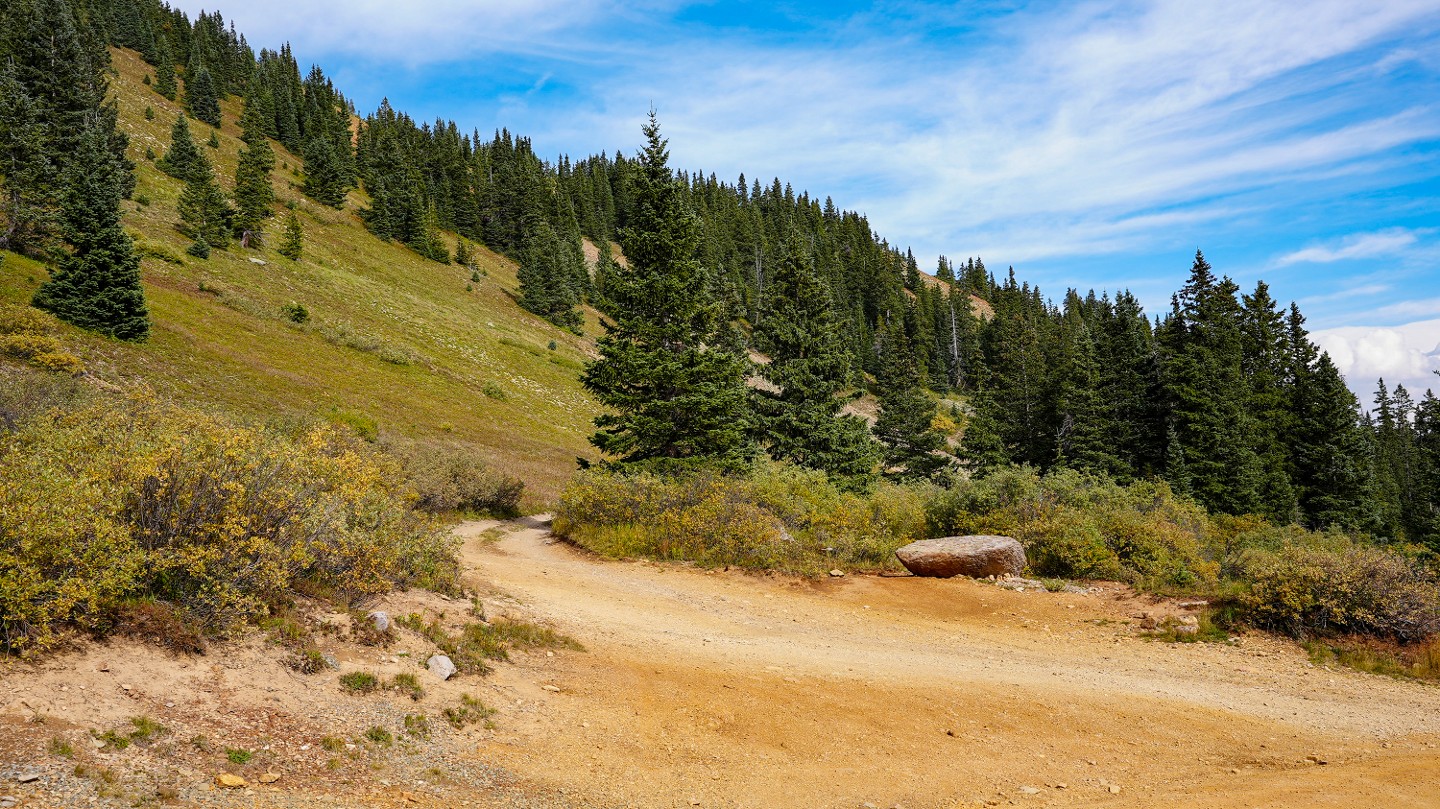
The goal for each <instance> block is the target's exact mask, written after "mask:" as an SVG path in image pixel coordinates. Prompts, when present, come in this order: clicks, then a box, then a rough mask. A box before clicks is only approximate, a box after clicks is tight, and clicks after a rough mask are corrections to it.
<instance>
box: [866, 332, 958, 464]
mask: <svg viewBox="0 0 1440 809" xmlns="http://www.w3.org/2000/svg"><path fill="white" fill-rule="evenodd" d="M879 342H880V346H879V347H878V348H877V353H878V355H879V357H880V363H881V372H880V374H879V378H878V379H877V382H878V384H879V386H880V416H879V417H878V418H877V419H876V420H875V437H876V438H878V439H880V442H881V443H882V444H884V445H885V450H884V474H885V476H886V477H890V478H895V479H898V480H931V479H934V478H935V477H936V476H937V475H939V473H940V472H941V470H943V469H945V468H946V467H947V466H949V465H950V456H948V455H947V454H945V453H944V452H942V450H943V449H944V447H945V436H943V435H941V434H940V433H939V432H938V431H936V430H935V428H934V422H935V402H934V400H932V399H931V398H930V397H929V396H926V395H925V392H924V391H923V390H922V389H921V387H920V371H919V369H918V368H917V367H916V365H915V354H914V352H913V350H912V349H911V347H910V344H909V341H908V339H907V338H906V336H905V331H904V329H903V328H902V327H901V326H900V324H899V323H897V322H895V321H894V320H891V321H890V322H888V323H886V324H885V327H884V328H883V330H882V331H881V334H880V341H879Z"/></svg>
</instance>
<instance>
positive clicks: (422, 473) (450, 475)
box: [389, 444, 525, 517]
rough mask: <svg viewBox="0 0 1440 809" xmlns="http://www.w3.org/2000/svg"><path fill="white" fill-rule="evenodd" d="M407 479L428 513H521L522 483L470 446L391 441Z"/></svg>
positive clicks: (418, 503)
mask: <svg viewBox="0 0 1440 809" xmlns="http://www.w3.org/2000/svg"><path fill="white" fill-rule="evenodd" d="M389 450H390V452H391V453H392V454H394V455H395V456H396V457H398V458H399V459H400V462H401V464H402V465H403V466H404V467H405V472H406V474H407V475H408V476H409V478H410V483H411V485H413V486H414V487H415V492H416V496H417V497H418V499H417V501H416V504H415V505H416V507H417V508H420V509H423V510H425V511H429V512H431V513H437V514H438V513H441V512H447V511H469V512H479V513H483V514H489V515H492V516H495V517H514V516H517V515H518V514H519V513H520V495H521V494H523V493H524V491H525V483H524V481H522V480H520V479H519V478H517V477H515V476H514V475H510V474H507V473H505V472H501V471H500V470H498V469H495V468H493V467H492V466H491V465H490V464H489V462H487V461H486V460H485V458H484V456H483V455H481V454H480V452H479V451H478V450H476V449H474V448H472V447H463V446H436V445H432V444H424V445H421V444H411V445H398V444H395V445H391V446H390V447H389Z"/></svg>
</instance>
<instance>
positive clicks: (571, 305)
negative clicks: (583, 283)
mask: <svg viewBox="0 0 1440 809" xmlns="http://www.w3.org/2000/svg"><path fill="white" fill-rule="evenodd" d="M573 247H574V248H577V249H571V248H572V245H567V244H565V242H564V240H563V239H562V238H561V237H560V236H559V235H558V234H556V233H555V229H554V228H552V227H550V224H549V223H548V222H541V223H540V224H539V225H538V227H537V228H536V232H535V234H534V236H532V237H531V238H530V240H529V245H528V247H527V249H526V250H525V254H524V255H523V256H522V257H521V259H520V266H519V268H518V269H517V271H516V274H515V275H516V280H517V281H519V283H520V305H521V306H523V307H525V308H526V309H528V310H530V311H531V312H534V313H535V314H537V315H539V316H541V317H543V318H545V319H546V320H549V321H550V322H552V323H554V324H556V325H557V326H561V327H563V328H567V329H578V328H580V325H581V323H582V322H583V321H584V319H583V317H582V316H581V314H580V310H579V309H578V308H577V307H578V306H579V304H580V296H579V295H578V294H576V291H575V289H574V285H573V284H572V283H571V281H570V279H571V277H572V276H573V273H574V269H575V265H576V264H580V265H581V266H580V267H579V269H580V271H581V272H583V271H584V266H583V263H584V261H585V257H584V254H582V253H579V252H578V247H579V245H573Z"/></svg>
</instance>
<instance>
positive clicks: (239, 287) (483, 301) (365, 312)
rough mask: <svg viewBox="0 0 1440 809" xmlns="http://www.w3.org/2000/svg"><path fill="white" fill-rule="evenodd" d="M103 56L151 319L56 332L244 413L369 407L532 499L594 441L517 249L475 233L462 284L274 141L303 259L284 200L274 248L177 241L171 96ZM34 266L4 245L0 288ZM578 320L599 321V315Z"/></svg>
mask: <svg viewBox="0 0 1440 809" xmlns="http://www.w3.org/2000/svg"><path fill="white" fill-rule="evenodd" d="M113 54H114V68H115V70H116V74H117V75H116V76H115V77H114V78H113V80H112V93H113V94H114V96H115V97H116V98H117V99H118V101H119V105H120V125H121V128H122V129H123V131H125V132H126V133H128V134H129V135H130V138H131V144H130V157H131V159H132V160H134V161H135V163H136V164H137V168H136V175H137V179H138V184H137V187H136V191H135V195H134V201H130V202H126V203H125V204H124V207H125V220H124V224H125V227H126V229H127V230H128V231H129V232H130V233H131V234H132V235H133V236H135V238H136V241H137V246H138V248H139V249H140V252H141V254H142V255H143V256H144V262H143V273H144V283H145V291H146V295H147V299H148V303H149V306H150V312H151V317H152V320H153V330H152V336H151V339H150V340H149V342H147V343H144V344H141V345H128V344H122V343H118V342H114V341H108V340H103V339H99V338H96V337H94V336H92V335H88V334H85V333H83V332H79V331H73V332H71V331H67V332H66V334H67V337H66V340H67V343H68V344H70V345H71V346H72V347H73V348H75V349H76V350H77V351H78V352H79V353H80V354H81V355H82V356H83V357H84V358H85V359H86V360H87V362H88V365H89V368H90V371H91V372H92V373H93V374H95V375H96V376H98V377H100V378H101V379H104V380H106V381H108V382H110V383H114V384H122V385H133V384H136V383H142V382H143V383H145V384H148V385H150V386H152V387H154V388H155V389H156V390H157V391H159V392H161V393H162V394H163V395H168V396H172V397H174V398H176V399H178V400H180V401H183V402H188V403H194V404H200V405H205V406H214V407H218V408H221V409H223V410H226V411H229V412H233V413H236V414H238V415H241V416H244V417H250V418H256V419H274V418H295V417H299V418H330V419H333V420H337V421H343V422H346V423H354V424H360V425H368V423H369V422H371V421H372V420H373V422H374V423H375V424H376V425H378V432H379V434H380V435H381V436H382V437H386V438H399V439H408V440H415V441H421V442H447V443H467V444H473V445H475V446H477V447H479V448H481V450H482V451H483V452H484V453H485V454H486V455H487V456H488V457H489V458H490V459H491V460H492V461H493V463H494V464H495V465H496V466H497V467H498V468H501V469H503V470H505V471H507V472H510V473H511V474H515V475H517V476H519V477H521V478H522V479H524V480H525V481H526V482H527V484H528V485H529V487H530V489H529V491H530V497H531V498H532V499H533V500H535V501H537V502H543V501H545V500H548V499H549V498H551V497H552V496H553V495H554V494H555V493H556V492H557V491H558V489H559V487H560V486H561V485H562V483H563V481H564V479H565V478H566V476H567V475H568V474H569V472H570V470H572V469H573V468H574V465H575V458H576V456H577V455H582V454H587V453H589V452H590V449H589V445H588V444H587V442H586V436H587V435H588V433H589V431H590V419H591V418H592V417H593V415H594V413H595V412H596V405H595V404H594V402H593V401H592V400H591V399H590V398H589V397H588V395H587V394H585V392H584V391H583V389H582V388H581V386H580V384H579V379H578V377H579V371H580V369H581V367H582V366H583V362H584V360H585V358H586V356H587V353H588V352H590V351H591V347H590V346H591V343H590V340H588V339H586V338H581V337H577V336H576V335H574V334H571V333H569V332H565V331H562V330H560V329H558V328H556V327H554V326H552V325H551V324H549V323H547V322H545V321H543V320H541V319H539V318H536V317H534V316H533V315H530V314H529V313H528V312H525V311H524V310H523V309H521V308H520V307H519V306H518V305H517V304H516V303H515V299H514V294H515V290H516V288H517V283H516V280H515V265H514V264H513V263H512V262H511V261H509V260H508V259H506V258H504V257H502V256H500V255H498V254H495V253H493V252H491V251H488V250H486V249H484V248H483V247H479V246H476V248H475V250H474V253H475V263H476V266H477V268H478V271H479V273H481V275H480V278H479V281H476V282H472V281H471V271H470V270H469V269H468V268H462V267H459V266H457V265H442V264H438V263H435V262H431V261H427V260H425V259H422V258H421V257H419V256H418V255H416V254H415V253H414V252H412V251H410V250H409V249H407V248H405V247H404V246H402V245H399V244H395V243H386V242H382V241H380V240H379V239H377V238H376V237H374V236H373V235H371V234H370V233H369V232H368V231H367V230H366V229H365V227H364V225H363V224H362V222H361V221H360V218H359V216H358V215H357V212H358V211H359V210H360V209H363V207H364V206H365V204H366V200H365V197H364V195H363V194H362V193H360V192H351V194H350V196H349V199H348V200H347V202H346V204H345V207H344V210H334V209H331V208H326V207H324V206H320V205H317V204H316V203H315V202H313V201H312V200H309V199H307V198H305V197H304V196H303V195H302V194H301V193H300V192H299V190H298V186H299V184H300V182H301V178H300V176H299V167H300V165H301V162H302V161H301V160H300V158H299V157H297V156H295V155H293V154H291V153H289V152H288V151H286V150H285V149H284V148H283V147H281V146H280V145H279V144H276V143H273V142H272V146H273V147H274V148H275V150H276V156H277V166H276V169H275V172H274V175H273V179H274V183H275V189H276V194H277V196H278V198H279V199H280V200H281V201H282V203H283V202H288V201H294V202H295V203H296V205H297V211H298V213H299V218H300V221H301V224H302V227H303V228H304V231H305V252H304V255H303V256H302V258H301V260H299V261H290V260H288V259H285V258H283V257H281V256H280V255H279V254H278V253H276V252H275V250H274V249H273V247H274V245H276V244H278V243H279V232H280V230H281V228H282V224H283V210H282V209H280V208H279V207H278V206H277V214H276V218H275V219H274V220H272V221H271V222H270V223H269V225H268V227H267V231H268V235H269V241H270V245H269V246H267V247H264V248H261V249H257V250H245V249H242V248H240V247H239V246H232V247H231V248H230V249H229V250H228V251H219V250H217V251H214V252H213V253H212V254H211V257H210V259H208V260H200V259H196V258H193V257H191V256H188V255H186V254H185V248H186V247H187V246H188V244H189V239H187V238H186V237H185V236H184V235H182V234H181V233H179V232H178V230H177V229H176V227H175V226H176V224H177V223H178V222H179V216H178V214H177V212H176V201H177V200H178V198H179V195H180V192H181V190H182V188H183V184H182V183H181V182H180V181H179V180H176V179H174V178H171V177H169V176H167V175H165V174H163V173H162V172H160V171H159V170H158V169H157V168H156V167H155V165H154V162H153V161H152V160H149V159H147V158H146V150H147V148H148V149H150V150H153V152H154V154H155V155H156V156H157V157H158V156H160V155H163V154H164V153H165V150H166V149H167V148H168V146H169V132H170V127H171V125H172V124H173V123H174V121H175V118H176V116H177V115H178V114H179V111H180V106H179V104H178V103H176V102H171V101H167V100H166V99H164V98H162V97H161V96H159V95H158V94H156V93H155V92H153V91H152V90H151V88H150V87H149V86H147V85H145V84H144V81H143V80H144V78H145V76H146V75H147V74H148V73H149V72H150V68H149V66H148V65H146V64H145V63H144V61H143V60H142V59H141V58H140V57H139V55H138V54H136V53H134V52H131V51H126V50H116V51H114V52H113ZM146 107H150V108H152V109H153V110H154V117H153V120H146V116H145V109H146ZM222 109H223V112H224V122H223V125H222V127H221V129H220V130H218V132H217V136H218V140H219V143H220V146H219V148H218V149H215V150H212V149H210V148H209V147H208V146H205V145H204V144H205V141H206V140H207V139H208V138H209V134H210V129H209V127H208V126H206V125H205V124H201V123H197V122H193V121H192V127H193V132H194V135H195V139H196V141H197V142H199V143H200V144H201V145H200V148H201V149H202V150H203V151H205V152H206V153H207V154H208V155H209V156H210V157H211V159H212V161H213V162H214V163H215V167H216V172H217V175H218V177H219V180H220V184H221V186H222V187H223V188H225V189H226V190H227V191H229V190H230V189H232V188H233V186H234V172H235V165H236V162H237V159H238V153H239V150H240V149H241V148H242V147H243V143H242V142H241V141H240V139H239V136H240V130H239V127H238V123H237V122H238V118H239V114H240V111H241V106H240V102H239V101H238V100H237V99H230V100H228V101H226V102H224V103H223V104H222ZM142 203H148V204H142ZM447 239H448V240H449V243H450V244H451V246H452V247H453V245H454V239H453V236H449V235H447ZM44 279H45V271H44V269H43V267H41V266H40V265H38V264H36V263H34V262H30V261H28V260H25V259H21V258H19V257H17V256H13V255H5V256H4V261H3V263H0V300H4V301H8V302H14V303H23V302H26V301H28V300H29V298H30V296H31V295H32V294H33V292H34V290H35V288H36V287H37V286H38V285H39V283H40V282H42V281H43V280H44ZM471 287H473V289H470V288H471ZM292 303H294V304H299V305H301V306H303V307H304V309H305V310H306V311H307V312H308V315H309V317H308V319H307V320H306V321H305V322H304V323H296V322H294V321H293V320H292V319H291V318H290V317H288V316H287V312H286V309H285V307H287V306H289V305H290V304H292ZM585 331H586V333H587V334H593V333H595V332H596V331H598V323H597V321H596V320H595V316H594V313H593V312H587V324H586V329H585ZM552 341H553V343H554V345H555V348H554V349H553V350H552V349H550V348H549V347H548V346H549V345H550V344H551V342H552Z"/></svg>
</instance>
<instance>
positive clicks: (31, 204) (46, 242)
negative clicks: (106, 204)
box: [0, 60, 55, 255]
mask: <svg viewBox="0 0 1440 809" xmlns="http://www.w3.org/2000/svg"><path fill="white" fill-rule="evenodd" d="M42 114H43V111H42V110H41V109H40V106H39V104H37V103H36V101H35V99H33V98H31V97H30V94H29V93H28V92H27V91H26V89H25V87H24V85H22V84H21V83H20V79H19V76H18V75H17V72H16V70H15V66H14V64H13V63H11V62H10V61H9V60H3V61H0V250H14V251H16V252H20V253H33V254H36V255H39V254H42V253H44V252H48V251H49V248H50V242H51V234H52V232H53V229H54V223H55V213H54V206H53V204H52V202H51V196H52V193H53V192H52V191H51V190H50V189H48V188H47V185H48V184H49V183H50V176H51V173H52V172H53V170H54V167H53V165H52V164H51V162H50V158H49V156H48V155H46V153H45V122H44V120H43V118H42V117H41V116H42Z"/></svg>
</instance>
